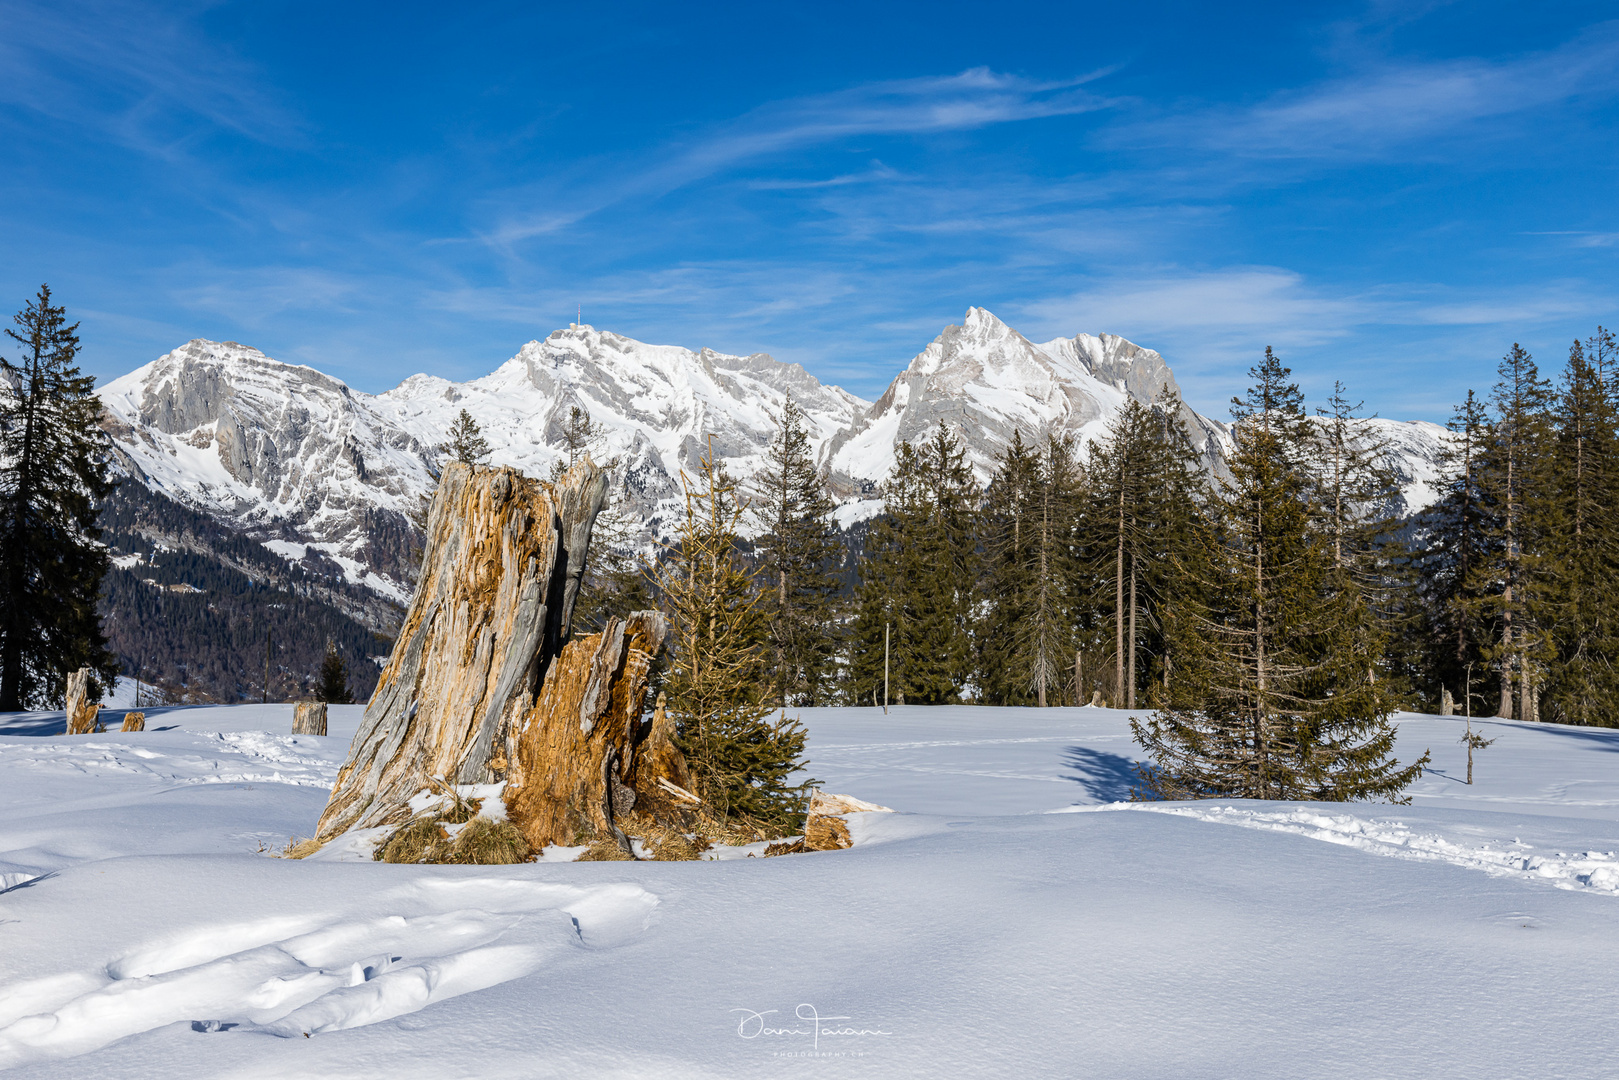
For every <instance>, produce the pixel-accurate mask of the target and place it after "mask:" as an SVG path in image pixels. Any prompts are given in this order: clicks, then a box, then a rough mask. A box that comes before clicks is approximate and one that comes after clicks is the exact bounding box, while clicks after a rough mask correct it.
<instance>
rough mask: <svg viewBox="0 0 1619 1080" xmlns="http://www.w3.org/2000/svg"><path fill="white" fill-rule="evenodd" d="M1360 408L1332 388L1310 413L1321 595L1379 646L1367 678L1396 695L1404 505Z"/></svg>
mask: <svg viewBox="0 0 1619 1080" xmlns="http://www.w3.org/2000/svg"><path fill="white" fill-rule="evenodd" d="M1360 408H1361V404H1360V403H1359V402H1351V401H1350V400H1349V399H1348V397H1346V396H1345V388H1344V385H1343V383H1341V382H1335V383H1334V384H1333V392H1332V396H1331V397H1330V398H1328V399H1327V407H1326V408H1324V409H1317V410H1316V414H1317V419H1316V421H1315V438H1316V447H1315V449H1314V456H1315V459H1316V467H1315V473H1316V484H1317V487H1318V489H1319V492H1318V496H1317V498H1318V500H1319V504H1320V514H1321V522H1320V526H1319V527H1320V528H1321V530H1322V531H1323V532H1324V534H1325V537H1326V539H1327V541H1328V542H1329V543H1330V544H1331V546H1332V570H1331V572H1330V573H1329V575H1328V584H1327V589H1328V590H1329V592H1330V593H1333V594H1343V595H1345V596H1346V597H1348V598H1350V605H1349V610H1351V611H1353V612H1355V613H1356V616H1357V617H1358V618H1360V619H1361V620H1363V622H1364V623H1365V625H1364V626H1362V627H1360V628H1359V629H1358V630H1356V631H1355V632H1354V633H1355V637H1356V640H1360V639H1363V638H1366V637H1368V636H1372V637H1375V638H1377V639H1378V640H1379V641H1380V642H1381V643H1382V647H1383V653H1382V654H1381V655H1376V656H1372V657H1370V658H1369V661H1368V671H1367V678H1368V679H1371V680H1372V681H1374V682H1375V681H1376V680H1377V679H1378V678H1379V677H1382V678H1384V679H1387V678H1389V677H1395V678H1397V679H1399V683H1398V684H1397V685H1396V686H1394V687H1385V689H1387V690H1390V691H1391V692H1392V693H1394V694H1396V695H1399V694H1400V693H1401V692H1403V690H1404V689H1405V686H1404V682H1405V676H1406V675H1407V674H1408V672H1409V670H1410V668H1411V664H1410V663H1409V661H1408V660H1406V658H1405V656H1404V650H1403V649H1401V648H1399V647H1397V646H1396V643H1397V642H1401V641H1402V640H1407V639H1408V638H1409V627H1410V625H1411V624H1413V623H1414V622H1415V621H1416V619H1417V614H1416V605H1415V596H1414V593H1413V586H1414V582H1413V577H1412V574H1411V572H1410V566H1409V555H1408V552H1407V551H1406V550H1405V546H1404V545H1403V544H1402V543H1401V542H1400V540H1399V539H1398V538H1397V535H1396V530H1397V527H1398V524H1399V514H1400V513H1401V511H1403V509H1404V499H1403V497H1402V495H1401V493H1400V486H1399V481H1398V479H1397V477H1396V476H1395V474H1394V471H1393V470H1392V469H1391V468H1389V466H1388V465H1387V464H1386V456H1387V454H1388V453H1389V450H1390V446H1389V441H1388V439H1387V438H1385V437H1383V436H1382V435H1381V434H1380V433H1379V432H1378V430H1377V429H1376V428H1375V427H1373V426H1372V425H1371V424H1370V422H1369V419H1368V418H1367V417H1363V416H1360V415H1359V410H1360ZM1402 631H1403V632H1404V633H1403V635H1402ZM1380 673H1381V674H1380Z"/></svg>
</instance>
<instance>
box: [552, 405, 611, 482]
mask: <svg viewBox="0 0 1619 1080" xmlns="http://www.w3.org/2000/svg"><path fill="white" fill-rule="evenodd" d="M604 434H605V431H604V430H603V428H602V426H601V425H600V424H598V423H596V422H595V421H593V420H592V419H591V418H590V410H588V409H585V408H581V407H580V406H578V405H573V406H570V407H569V409H568V419H567V420H565V421H563V423H562V448H563V449H564V450H566V451H567V453H568V466H567V467H568V468H570V469H571V468H573V467H574V465H575V464H576V463H577V462H578V461H579V459H580V458H581V457H583V456H584V455H585V454H586V453H588V452H589V451H590V450H592V449H594V448H596V447H598V446H599V445H600V444H601V441H602V436H603V435H604Z"/></svg>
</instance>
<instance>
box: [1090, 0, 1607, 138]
mask: <svg viewBox="0 0 1619 1080" xmlns="http://www.w3.org/2000/svg"><path fill="white" fill-rule="evenodd" d="M1358 68H1359V69H1358V70H1356V71H1354V72H1353V73H1351V74H1347V75H1344V76H1342V77H1339V78H1335V79H1330V80H1326V81H1323V82H1320V83H1318V84H1316V85H1312V86H1308V87H1305V88H1301V89H1296V90H1289V91H1284V92H1280V93H1277V94H1274V95H1272V96H1271V97H1269V98H1267V99H1265V100H1263V101H1260V102H1258V103H1256V104H1253V105H1250V106H1246V107H1233V106H1216V107H1208V108H1195V107H1194V108H1188V109H1186V110H1184V111H1181V112H1179V113H1177V114H1176V115H1173V116H1166V117H1162V118H1156V119H1149V120H1144V121H1137V122H1126V123H1122V124H1120V125H1119V126H1118V127H1116V128H1114V129H1113V130H1112V131H1111V132H1110V133H1109V135H1108V138H1109V140H1110V141H1112V142H1113V143H1115V144H1118V145H1154V146H1176V147H1182V148H1201V149H1204V150H1213V151H1220V152H1224V153H1231V154H1237V155H1247V156H1256V157H1267V158H1314V157H1329V158H1343V157H1353V156H1366V155H1371V156H1376V155H1381V154H1384V153H1387V152H1388V151H1390V150H1392V149H1394V148H1396V147H1402V148H1409V147H1410V146H1411V145H1412V144H1414V143H1420V142H1421V141H1423V140H1428V139H1434V138H1443V137H1445V136H1447V135H1450V134H1453V133H1455V132H1457V131H1458V130H1473V129H1474V127H1475V125H1477V124H1478V123H1479V122H1480V121H1499V120H1501V119H1502V118H1505V117H1509V116H1518V115H1523V114H1529V113H1533V112H1536V111H1537V110H1540V109H1543V108H1545V107H1547V106H1553V105H1557V104H1560V103H1563V102H1566V101H1569V100H1570V99H1573V98H1577V97H1582V96H1587V95H1591V96H1602V97H1608V96H1612V95H1614V94H1615V93H1616V92H1619V23H1604V24H1601V25H1598V26H1595V27H1592V28H1590V29H1588V30H1586V31H1585V32H1584V33H1582V34H1580V35H1579V36H1577V37H1575V38H1573V39H1572V40H1570V41H1568V42H1566V43H1564V44H1563V45H1561V46H1559V47H1557V48H1555V49H1551V50H1547V51H1544V52H1538V53H1532V54H1529V55H1525V56H1518V57H1514V58H1512V59H1508V60H1486V59H1478V58H1462V59H1452V60H1440V61H1414V62H1398V61H1390V60H1381V61H1371V62H1365V63H1362V64H1360V65H1358Z"/></svg>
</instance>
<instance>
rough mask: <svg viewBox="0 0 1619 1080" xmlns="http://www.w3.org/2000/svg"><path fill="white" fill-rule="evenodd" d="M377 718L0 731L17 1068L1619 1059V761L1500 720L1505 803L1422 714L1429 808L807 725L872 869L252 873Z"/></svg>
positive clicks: (1105, 1070) (196, 719) (1425, 1065)
mask: <svg viewBox="0 0 1619 1080" xmlns="http://www.w3.org/2000/svg"><path fill="white" fill-rule="evenodd" d="M359 713H360V709H359V708H358V707H352V708H334V709H332V711H331V718H330V719H331V725H332V730H333V732H334V734H333V735H332V736H331V737H328V738H325V739H320V738H314V737H302V736H300V737H297V738H294V737H292V736H290V735H287V734H285V733H286V732H288V731H290V728H291V720H292V716H291V707H290V706H269V707H262V708H261V707H258V706H241V707H234V708H221V709H212V708H208V709H204V708H194V709H175V710H151V711H150V712H149V720H148V723H149V725H150V728H149V730H148V731H146V732H143V733H131V734H129V735H123V734H115V733H108V734H107V735H98V736H90V737H85V736H78V737H74V738H68V737H65V736H59V735H55V734H49V733H47V732H54V731H58V730H60V727H59V726H54V725H59V724H60V714H57V715H56V716H55V717H52V716H49V715H21V716H13V717H0V873H4V874H7V875H11V876H10V877H7V878H4V879H0V883H6V882H9V883H10V884H12V885H20V887H11V888H9V889H8V891H5V892H0V1065H3V1066H5V1067H9V1068H10V1069H11V1071H10V1072H8V1073H7V1075H8V1076H9V1075H16V1076H19V1077H80V1076H88V1075H94V1076H96V1077H98V1078H102V1077H106V1078H120V1077H142V1078H144V1077H150V1076H154V1075H162V1076H173V1077H190V1076H198V1077H201V1076H207V1077H285V1076H344V1077H386V1078H387V1080H406V1078H415V1077H422V1078H429V1077H431V1078H438V1077H551V1076H555V1077H570V1078H572V1077H629V1076H636V1077H641V1076H656V1077H757V1076H768V1077H773V1076H783V1077H799V1076H803V1077H812V1076H813V1077H817V1078H821V1077H845V1076H846V1077H872V1078H881V1080H889V1078H903V1077H939V1076H991V1077H1000V1076H1006V1077H1016V1078H1018V1080H1027V1078H1031V1077H1081V1076H1083V1077H1092V1076H1094V1077H1109V1078H1112V1077H1143V1078H1147V1077H1183V1076H1209V1077H1235V1076H1241V1077H1245V1078H1246V1077H1253V1078H1270V1077H1276V1078H1284V1077H1286V1078H1291V1077H1299V1076H1311V1077H1316V1076H1319V1077H1345V1078H1350V1077H1353V1078H1356V1080H1359V1078H1364V1077H1368V1076H1377V1077H1423V1078H1429V1077H1445V1076H1458V1077H1463V1076H1465V1077H1476V1076H1489V1077H1518V1076H1522V1077H1536V1078H1537V1080H1538V1078H1540V1077H1547V1076H1566V1077H1605V1076H1607V1075H1609V1074H1610V1073H1611V1061H1612V1060H1613V1057H1614V1054H1615V1051H1619V1034H1616V1033H1615V1031H1614V1028H1613V1023H1612V1008H1611V1003H1612V1000H1613V999H1614V991H1615V989H1616V988H1619V987H1616V983H1619V975H1616V974H1615V973H1616V972H1619V900H1616V898H1615V896H1614V892H1615V889H1614V884H1613V880H1612V878H1611V877H1610V876H1609V875H1610V874H1611V871H1612V868H1613V867H1614V866H1615V865H1619V859H1616V858H1615V856H1614V854H1613V853H1614V852H1619V820H1616V819H1619V813H1616V808H1619V773H1616V770H1615V768H1614V766H1615V764H1619V758H1616V757H1615V756H1614V754H1615V752H1616V751H1619V731H1580V730H1575V729H1557V728H1551V727H1548V726H1544V725H1528V724H1514V723H1510V722H1497V721H1476V722H1475V725H1474V726H1475V727H1479V726H1484V725H1488V726H1489V730H1487V731H1486V735H1488V736H1491V737H1498V738H1499V741H1498V742H1497V743H1496V745H1494V746H1492V747H1491V748H1489V749H1488V750H1485V751H1482V752H1480V753H1479V754H1478V755H1477V757H1476V759H1475V777H1476V779H1477V783H1475V784H1474V785H1473V786H1472V787H1468V786H1466V785H1464V784H1462V783H1460V782H1459V780H1458V779H1457V777H1459V776H1460V775H1461V773H1462V771H1463V770H1464V769H1465V751H1463V750H1462V749H1461V748H1460V747H1459V746H1457V745H1456V742H1455V741H1456V739H1457V738H1458V737H1459V735H1460V732H1461V728H1462V725H1461V723H1460V722H1457V721H1452V720H1450V719H1448V718H1447V719H1440V718H1436V717H1420V716H1402V717H1401V718H1400V724H1401V737H1400V741H1401V747H1400V751H1399V752H1400V753H1401V755H1402V756H1403V755H1406V754H1411V755H1414V754H1418V753H1421V751H1422V750H1423V749H1426V748H1431V749H1432V750H1433V753H1434V757H1435V771H1434V772H1432V773H1430V774H1428V775H1427V776H1425V777H1424V778H1423V780H1422V781H1421V782H1420V783H1419V784H1418V785H1416V787H1415V788H1414V789H1413V792H1412V794H1413V795H1414V803H1413V805H1411V806H1398V807H1394V806H1386V805H1366V804H1355V805H1331V806H1326V805H1310V804H1273V803H1240V802H1219V803H1210V804H1160V805H1157V806H1140V805H1136V806H1128V805H1120V804H1119V803H1118V801H1117V800H1118V799H1119V798H1121V795H1122V794H1123V793H1127V791H1128V784H1129V779H1130V776H1129V768H1130V762H1131V754H1132V752H1133V750H1134V747H1133V744H1131V742H1130V740H1129V735H1128V725H1127V720H1128V714H1126V713H1122V712H1113V711H1109V710H1100V709H1062V710H1056V709H1053V710H1043V711H1041V710H1033V709H981V708H975V707H962V708H938V709H927V708H916V707H911V708H894V709H891V710H890V713H889V715H888V716H886V717H885V716H883V715H882V713H881V712H880V711H879V710H873V709H827V710H804V712H803V719H804V721H805V723H806V726H807V727H808V729H809V731H810V743H809V756H810V758H811V765H810V773H811V774H812V775H814V776H816V777H817V778H819V779H820V780H821V781H822V782H823V784H824V786H825V788H826V790H828V791H835V792H843V793H847V794H850V795H854V796H856V797H859V798H862V799H866V800H869V801H872V802H876V803H881V804H883V805H887V806H892V807H894V808H895V809H896V810H898V811H899V812H898V813H893V814H881V813H873V814H864V815H856V816H855V817H854V819H853V821H852V822H851V832H852V834H853V836H854V838H855V841H856V846H855V847H854V848H853V849H852V850H849V851H843V852H827V853H814V854H808V855H802V856H792V857H788V858H779V859H760V858H752V859H750V858H747V857H746V854H745V853H733V854H740V855H741V857H737V858H729V859H727V860H725V861H723V862H718V863H588V864H575V863H557V862H537V863H530V864H526V865H523V866H515V867H454V866H446V867H413V866H390V865H385V864H378V863H373V862H371V861H369V859H368V857H367V852H366V850H365V848H366V845H365V844H363V843H358V842H357V843H355V844H353V845H350V846H349V847H348V848H346V849H340V850H335V851H329V852H327V853H324V854H325V855H326V856H327V857H325V858H321V859H314V860H305V861H301V862H294V861H286V860H280V859H272V858H268V857H266V856H265V855H262V854H256V853H255V852H256V851H257V849H258V847H259V846H260V845H262V846H264V847H266V848H269V849H271V850H276V849H279V847H280V846H281V845H282V844H284V843H285V841H286V838H287V837H288V836H289V835H292V834H297V835H307V834H308V832H309V831H311V830H312V828H313V825H314V821H315V819H316V818H317V817H318V815H319V813H320V809H321V807H322V806H323V805H324V801H325V789H324V787H323V786H321V783H329V782H330V778H331V777H332V776H335V773H336V770H337V768H338V766H339V765H340V764H341V761H342V759H343V756H344V753H345V751H346V749H347V744H348V739H349V737H350V735H351V734H352V731H353V729H354V727H355V726H356V724H357V722H358V717H359ZM278 775H279V776H280V777H281V779H279V780H277V779H271V778H273V777H276V776H278ZM211 778H214V779H211ZM317 779H318V780H320V781H321V783H311V782H309V781H312V780H317ZM1074 811H1086V812H1074ZM1097 811H1100V812H1097ZM1233 825H1235V826H1238V827H1235V828H1233V827H1231V826H1233ZM554 854H561V853H560V852H557V853H554ZM1384 855H1392V856H1394V857H1391V858H1390V857H1377V856H1384ZM0 887H4V884H0ZM805 1017H809V1019H807V1020H806V1019H805ZM305 1032H308V1033H309V1038H304V1037H303V1036H304V1033H305Z"/></svg>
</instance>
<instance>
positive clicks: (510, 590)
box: [316, 456, 689, 851]
mask: <svg viewBox="0 0 1619 1080" xmlns="http://www.w3.org/2000/svg"><path fill="white" fill-rule="evenodd" d="M606 498H607V477H606V475H605V474H604V473H603V472H602V470H601V469H599V468H598V467H597V466H596V465H595V464H594V463H593V462H592V461H591V460H590V458H589V457H588V456H587V457H585V458H584V459H583V460H582V461H580V462H579V463H578V464H577V465H575V466H574V467H573V468H572V469H569V470H568V471H567V472H566V473H564V474H563V475H562V476H561V477H560V478H559V479H558V480H557V481H556V482H555V483H554V484H551V483H545V482H543V481H538V480H532V479H529V478H528V477H525V476H524V475H523V474H522V473H520V472H517V471H516V470H514V469H508V468H481V467H476V468H475V467H469V466H467V465H464V464H461V463H459V462H452V463H451V464H449V465H448V466H447V467H446V468H445V470H444V475H443V477H442V478H441V479H440V481H439V487H438V492H437V494H436V495H435V496H434V499H433V505H432V507H431V509H430V510H429V512H428V523H427V550H426V553H425V555H424V558H423V563H422V572H421V578H420V580H419V582H418V584H417V588H416V594H415V596H414V598H413V599H412V600H411V605H410V610H409V611H408V612H407V613H406V615H405V622H404V625H403V627H402V628H401V630H400V633H399V637H398V640H397V641H396V642H395V644H394V649H393V654H392V655H391V656H390V657H389V659H388V664H387V667H386V668H384V669H383V672H382V677H381V679H380V680H379V681H378V683H377V689H376V691H375V693H373V694H372V697H371V701H370V703H369V704H368V705H367V706H366V710H365V718H364V719H363V720H362V721H361V724H360V729H359V731H358V732H357V733H356V734H355V737H354V742H353V744H352V745H351V746H350V747H349V755H348V760H347V762H346V763H345V764H344V766H343V768H342V770H341V771H340V772H339V773H338V776H337V782H336V784H335V785H334V786H333V788H332V795H331V799H330V800H329V801H328V802H327V804H326V810H325V813H323V814H322V815H321V819H320V824H319V826H318V827H317V829H316V839H318V840H319V841H321V842H322V843H325V842H327V841H330V840H331V839H333V838H334V837H336V836H338V835H339V834H341V833H344V832H348V831H350V830H353V829H366V828H376V827H380V826H388V825H400V824H403V823H404V822H406V821H408V820H410V818H411V817H412V816H413V814H414V813H415V811H414V810H413V809H412V807H411V800H412V799H413V798H415V797H416V796H418V795H421V794H423V793H427V794H429V795H434V796H437V795H438V794H439V793H440V792H443V791H444V790H445V788H447V787H454V786H463V785H500V787H499V788H498V789H497V790H498V791H499V793H500V794H499V797H501V798H503V799H504V801H505V805H506V810H507V816H508V817H509V819H510V820H511V821H512V822H513V823H514V824H516V825H517V827H518V828H519V829H520V830H521V831H522V832H523V835H524V837H525V839H526V840H527V841H528V844H529V847H530V848H531V849H532V850H534V851H538V850H540V849H541V848H543V847H545V846H546V845H547V844H552V843H559V842H563V843H565V842H570V841H572V840H573V839H574V838H575V837H576V836H578V835H580V834H586V835H589V834H592V833H594V834H596V835H598V836H612V837H614V838H615V839H616V840H618V842H619V843H620V845H621V846H622V847H624V848H625V849H626V850H627V849H628V847H629V843H628V841H627V840H626V839H625V838H624V836H623V832H622V830H621V829H619V828H618V826H617V820H618V819H619V818H621V817H622V816H623V815H624V814H626V813H628V812H629V810H630V809H631V808H632V807H639V808H640V809H641V810H642V811H645V812H647V813H650V814H653V815H655V816H656V815H658V814H659V813H660V811H663V812H668V813H675V812H676V811H675V810H674V799H673V797H672V796H670V795H668V794H667V792H665V790H664V788H663V787H662V786H661V785H660V783H659V781H660V780H662V781H663V782H664V783H677V781H675V780H674V778H673V777H674V774H675V772H676V771H677V766H676V763H675V760H674V759H672V758H671V756H670V752H673V754H674V755H675V757H676V758H678V754H679V751H678V750H677V749H675V747H674V746H673V744H672V743H670V744H669V745H668V747H667V750H665V749H664V748H663V745H662V742H667V741H668V736H669V732H668V730H667V722H665V727H664V729H658V725H657V724H656V723H655V722H644V721H642V719H641V715H642V712H643V709H644V700H645V697H646V683H647V677H648V674H649V672H650V670H651V667H652V664H653V661H654V660H655V659H656V658H657V656H658V654H659V653H660V652H661V651H662V649H663V644H664V639H665V637H666V636H667V629H666V623H665V620H664V617H663V615H662V614H661V613H658V612H651V611H643V612H636V613H635V614H633V615H631V616H630V617H629V618H628V619H626V620H624V621H619V620H617V619H611V620H609V621H608V623H607V626H606V627H605V628H604V629H603V631H602V632H601V633H599V634H591V635H589V636H586V637H581V638H578V639H571V637H570V622H571V620H572V617H573V607H574V601H575V599H576V598H577V596H578V593H579V584H580V580H581V578H582V577H583V575H584V571H585V557H586V554H587V552H588V549H589V545H590V533H591V528H592V526H593V525H594V523H595V520H596V515H597V514H598V513H599V512H600V510H601V508H602V505H603V504H604V503H605V501H606ZM655 731H657V736H654V732H655ZM660 737H661V740H662V742H660V741H659V738H660ZM649 742H651V743H653V744H655V745H656V746H657V747H658V753H657V754H656V755H655V756H649V755H647V754H643V753H640V752H639V751H640V750H641V748H642V747H643V745H645V744H648V743H649ZM678 775H679V776H680V777H682V778H684V777H685V762H684V760H683V759H680V760H679V761H678ZM688 783H689V781H688ZM680 786H684V785H680ZM479 794H480V796H482V797H485V798H490V797H495V796H494V795H493V794H492V793H483V792H480V793H479ZM423 805H424V800H420V799H418V800H417V804H416V807H417V809H420V808H421V807H422V806H423Z"/></svg>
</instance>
